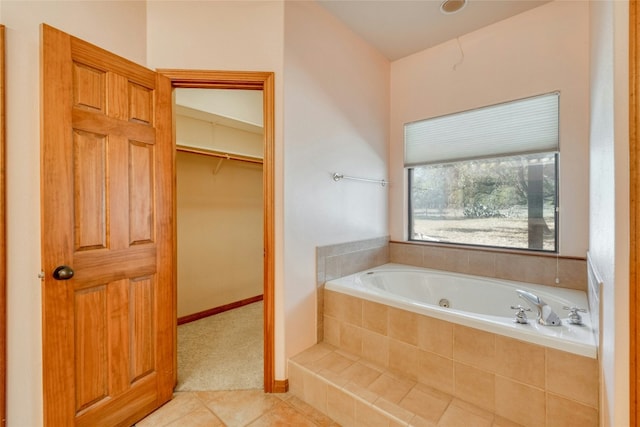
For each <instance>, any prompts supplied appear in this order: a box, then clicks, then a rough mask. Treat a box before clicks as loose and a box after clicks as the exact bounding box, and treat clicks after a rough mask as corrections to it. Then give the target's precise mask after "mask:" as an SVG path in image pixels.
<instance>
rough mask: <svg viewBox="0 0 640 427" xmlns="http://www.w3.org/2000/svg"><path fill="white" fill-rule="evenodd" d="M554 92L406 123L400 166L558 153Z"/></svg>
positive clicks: (556, 105)
mask: <svg viewBox="0 0 640 427" xmlns="http://www.w3.org/2000/svg"><path fill="white" fill-rule="evenodd" d="M558 104H559V94H558V93H550V94H545V95H540V96H535V97H531V98H525V99H520V100H516V101H511V102H505V103H502V104H496V105H491V106H489V107H483V108H478V109H475V110H470V111H463V112H460V113H454V114H449V115H446V116H441V117H434V118H431V119H426V120H421V121H418V122H413V123H407V124H406V125H405V127H404V141H405V149H404V164H405V166H416V165H425V164H432V163H444V162H450V161H455V160H463V159H473V158H481V157H497V156H504V155H515V154H522V153H539V152H548V151H557V150H558V122H559V120H558V112H559V106H558Z"/></svg>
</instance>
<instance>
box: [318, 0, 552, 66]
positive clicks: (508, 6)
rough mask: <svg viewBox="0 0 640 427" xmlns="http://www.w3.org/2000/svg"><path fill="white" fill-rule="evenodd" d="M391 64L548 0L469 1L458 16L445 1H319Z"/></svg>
mask: <svg viewBox="0 0 640 427" xmlns="http://www.w3.org/2000/svg"><path fill="white" fill-rule="evenodd" d="M316 1H317V2H318V4H320V6H322V7H324V8H325V9H326V10H328V11H329V12H330V13H331V14H333V15H334V16H336V17H337V18H338V19H340V20H341V21H342V22H344V23H345V24H346V25H347V26H348V27H349V28H351V30H352V31H354V32H355V33H356V34H359V35H360V36H361V37H362V38H363V39H364V40H366V41H367V42H368V43H369V44H371V45H372V46H374V47H376V48H377V49H378V50H379V51H380V52H381V53H382V54H383V55H384V56H385V57H386V58H387V59H389V60H390V61H395V60H396V59H400V58H403V57H405V56H408V55H411V54H413V53H416V52H419V51H421V50H425V49H428V48H430V47H433V46H436V45H438V44H440V43H443V42H445V41H448V40H452V39H455V38H456V37H459V36H462V35H464V34H467V33H470V32H472V31H475V30H477V29H479V28H482V27H485V26H487V25H490V24H493V23H495V22H498V21H501V20H503V19H506V18H509V17H511V16H514V15H517V14H519V13H522V12H525V11H527V10H529V9H533V8H535V7H538V6H541V5H543V4H545V3H547V2H548V0H468V1H467V4H466V6H465V7H464V8H463V9H462V10H460V11H459V12H457V13H454V14H444V13H442V12H440V4H441V3H442V0H316Z"/></svg>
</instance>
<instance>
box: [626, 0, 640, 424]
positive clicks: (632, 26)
mask: <svg viewBox="0 0 640 427" xmlns="http://www.w3.org/2000/svg"><path fill="white" fill-rule="evenodd" d="M639 27H640V2H638V1H637V0H631V1H630V2H629V166H630V170H629V177H630V183H629V185H630V188H629V193H630V194H629V195H630V202H629V203H630V209H629V210H630V212H629V221H630V227H629V228H630V233H629V234H630V236H629V237H630V242H629V243H630V254H629V412H630V413H629V420H630V425H631V426H636V425H638V422H639V421H640V412H639V411H640V402H638V399H639V397H640V396H638V394H639V390H640V269H639V268H638V266H639V265H640V136H639V132H640V99H639V97H640V58H638V55H640V28H639Z"/></svg>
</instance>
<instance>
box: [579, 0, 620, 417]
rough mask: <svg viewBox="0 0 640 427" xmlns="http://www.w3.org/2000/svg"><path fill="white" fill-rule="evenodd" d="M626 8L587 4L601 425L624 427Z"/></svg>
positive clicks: (592, 236)
mask: <svg viewBox="0 0 640 427" xmlns="http://www.w3.org/2000/svg"><path fill="white" fill-rule="evenodd" d="M628 19H629V18H628V5H627V3H626V2H593V3H592V4H591V67H590V69H591V126H590V132H591V135H590V140H591V157H590V158H591V167H590V171H591V173H590V179H589V187H590V193H591V207H590V212H589V240H590V245H589V252H590V254H591V259H592V260H593V263H594V266H595V268H596V269H597V270H598V272H599V273H600V275H601V276H602V280H603V282H604V284H603V287H602V290H601V295H600V300H601V306H602V309H601V313H600V318H601V327H600V335H601V337H600V341H601V347H600V360H601V366H602V372H601V379H602V385H601V390H600V391H601V398H600V402H601V406H602V410H601V411H600V413H601V425H602V426H619V425H628V424H629V357H628V354H629V300H628V298H629V132H628V126H629V121H628V115H629V110H628V102H629V87H628V83H627V82H628V81H629V77H628V67H629V64H628V54H627V52H628V48H629V42H628V40H629V34H628Z"/></svg>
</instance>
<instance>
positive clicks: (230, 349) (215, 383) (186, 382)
mask: <svg viewBox="0 0 640 427" xmlns="http://www.w3.org/2000/svg"><path fill="white" fill-rule="evenodd" d="M262 316H263V304H262V301H260V302H256V303H253V304H249V305H246V306H244V307H240V308H237V309H234V310H230V311H225V312H224V313H220V314H216V315H214V316H210V317H206V318H204V319H200V320H196V321H195V322H190V323H185V324H183V325H180V326H178V386H177V387H176V391H201V390H202V391H205V390H243V389H254V388H259V389H261V388H263V385H264V384H263V382H264V378H263V372H264V371H263V369H264V367H263V363H264V354H263V350H264V349H263V317H262Z"/></svg>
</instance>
